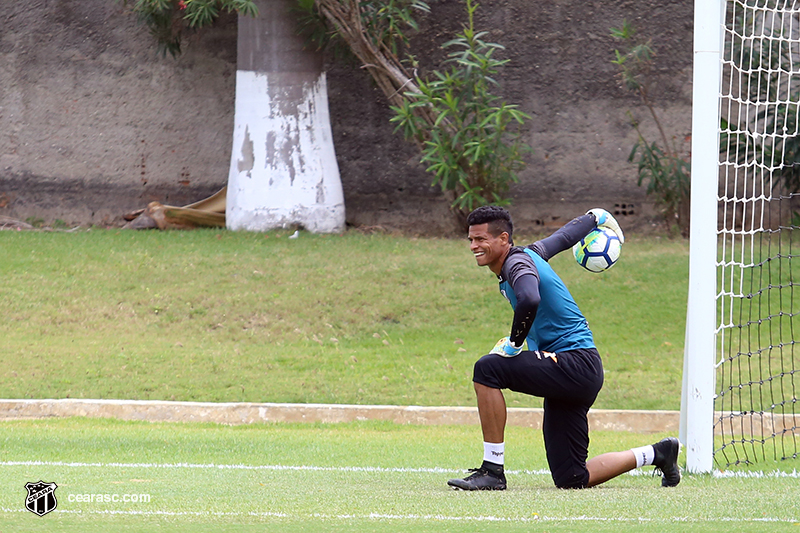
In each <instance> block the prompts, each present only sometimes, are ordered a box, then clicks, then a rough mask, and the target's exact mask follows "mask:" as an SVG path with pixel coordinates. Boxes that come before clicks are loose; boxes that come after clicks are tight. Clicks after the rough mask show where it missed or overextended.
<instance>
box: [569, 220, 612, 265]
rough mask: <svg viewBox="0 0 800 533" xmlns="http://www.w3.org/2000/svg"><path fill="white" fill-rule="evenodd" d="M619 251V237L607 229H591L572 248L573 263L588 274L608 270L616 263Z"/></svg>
mask: <svg viewBox="0 0 800 533" xmlns="http://www.w3.org/2000/svg"><path fill="white" fill-rule="evenodd" d="M621 251H622V243H620V242H619V237H617V234H616V233H614V232H613V231H611V230H610V229H608V228H595V229H593V230H592V231H590V232H589V234H588V235H586V237H584V238H583V239H581V240H580V241H578V243H577V244H576V245H575V246H573V247H572V255H574V256H575V261H577V262H578V264H579V265H580V266H582V267H583V268H585V269H586V270H588V271H589V272H603V271H604V270H608V269H609V268H611V267H612V266H614V263H616V262H617V259H619V254H620V252H621Z"/></svg>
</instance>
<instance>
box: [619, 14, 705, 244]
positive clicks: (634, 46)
mask: <svg viewBox="0 0 800 533" xmlns="http://www.w3.org/2000/svg"><path fill="white" fill-rule="evenodd" d="M611 36H612V37H614V38H615V39H617V40H618V41H621V42H622V43H623V44H624V45H625V49H623V51H620V50H614V55H615V58H614V59H613V60H612V61H611V62H612V63H613V64H615V65H616V66H617V68H618V71H619V77H620V79H621V80H622V83H623V85H624V87H625V88H626V89H627V90H628V91H631V92H635V93H637V94H638V96H639V99H640V100H641V101H642V103H643V104H644V106H645V107H646V108H647V109H648V111H649V112H650V116H651V117H652V119H653V123H654V124H655V126H656V129H657V130H658V135H659V137H660V143H661V144H659V142H658V141H653V142H650V141H648V140H647V139H646V138H645V137H644V135H643V134H642V131H641V129H640V127H639V121H638V120H636V119H635V118H634V117H633V114H632V113H631V112H630V111H628V118H629V119H630V122H631V125H632V126H633V128H634V129H635V130H636V134H637V137H638V139H637V141H636V143H635V144H634V145H633V149H632V150H631V153H630V155H629V156H628V161H629V162H631V163H636V165H637V170H638V182H637V184H638V185H639V186H640V187H641V186H642V183H644V182H645V181H646V182H647V195H648V196H654V197H655V198H656V202H657V203H658V204H659V205H660V206H661V207H662V210H663V213H664V219H665V221H666V224H667V227H668V228H669V227H670V225H671V224H672V221H676V222H677V224H678V228H679V229H680V232H681V234H682V235H683V236H684V237H687V236H688V235H689V202H690V193H691V165H690V163H689V161H688V158H686V159H684V157H682V154H681V152H680V151H679V150H678V147H677V144H676V141H675V137H674V136H673V137H672V138H670V137H668V136H667V134H666V132H665V131H664V127H663V126H662V124H661V120H660V119H659V117H658V113H657V112H656V107H655V102H654V101H653V99H652V97H651V96H650V91H649V88H650V72H651V68H652V66H653V61H654V58H655V50H654V49H653V46H652V41H651V40H650V39H648V40H646V41H642V40H640V39H639V38H638V37H637V36H636V31H635V29H634V28H633V26H631V25H630V24H629V23H628V22H627V21H623V23H622V26H621V27H619V28H611Z"/></svg>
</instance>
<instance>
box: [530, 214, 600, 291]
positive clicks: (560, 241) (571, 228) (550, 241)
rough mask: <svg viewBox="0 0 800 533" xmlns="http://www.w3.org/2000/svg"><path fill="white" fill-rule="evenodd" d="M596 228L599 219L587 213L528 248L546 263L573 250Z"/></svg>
mask: <svg viewBox="0 0 800 533" xmlns="http://www.w3.org/2000/svg"><path fill="white" fill-rule="evenodd" d="M596 226H597V219H596V218H595V216H594V215H593V214H592V213H587V214H585V215H581V216H579V217H577V218H574V219H572V220H571V221H569V222H567V223H566V224H565V225H564V226H562V227H560V228H559V229H558V230H556V232H555V233H553V234H552V235H550V236H549V237H546V238H544V239H542V240H540V241H536V242H535V243H533V244H530V245H528V246H527V247H528V248H530V249H531V250H533V251H534V252H536V253H537V254H539V255H540V256H541V257H542V259H544V260H545V261H549V260H550V258H551V257H553V256H554V255H556V254H558V253H560V252H563V251H564V250H569V249H570V248H572V247H573V246H574V245H575V243H577V242H578V241H579V240H581V239H582V238H584V237H586V235H587V234H588V233H589V232H590V231H592V230H593V229H594V228H595V227H596ZM515 290H516V287H515Z"/></svg>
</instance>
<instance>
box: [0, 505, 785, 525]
mask: <svg viewBox="0 0 800 533" xmlns="http://www.w3.org/2000/svg"><path fill="white" fill-rule="evenodd" d="M26 512H28V511H27V510H25V509H9V508H6V507H0V513H26ZM52 512H53V514H72V515H122V516H165V517H179V516H189V517H223V518H224V517H228V518H244V517H253V518H281V519H288V520H304V521H307V520H381V521H384V520H398V521H399V520H402V521H436V522H443V521H449V522H506V523H528V522H538V521H544V522H634V523H635V522H652V523H659V522H686V523H714V522H731V523H797V522H798V521H797V520H796V519H783V518H771V517H761V518H715V519H702V518H693V517H688V516H678V517H674V518H667V519H653V518H649V517H636V518H624V517H607V516H586V515H581V516H546V515H542V516H539V514H537V513H532V514H531V516H519V517H507V516H491V515H488V516H487V515H480V516H464V515H460V516H447V515H434V514H430V515H421V514H386V513H368V514H361V515H359V514H326V513H311V514H297V515H292V514H289V513H279V512H269V511H267V512H253V511H250V512H246V513H245V512H242V513H237V512H219V511H217V512H215V511H128V510H125V511H120V510H113V509H106V510H97V511H80V510H61V509H55V510H54V511H52Z"/></svg>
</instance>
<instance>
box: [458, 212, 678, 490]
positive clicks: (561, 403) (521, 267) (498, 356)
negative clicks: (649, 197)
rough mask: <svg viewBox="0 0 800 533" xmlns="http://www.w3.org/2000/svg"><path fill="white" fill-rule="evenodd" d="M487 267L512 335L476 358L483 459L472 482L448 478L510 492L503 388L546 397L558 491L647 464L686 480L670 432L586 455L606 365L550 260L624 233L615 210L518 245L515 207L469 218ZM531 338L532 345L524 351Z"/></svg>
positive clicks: (468, 486)
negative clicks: (605, 233) (510, 315)
mask: <svg viewBox="0 0 800 533" xmlns="http://www.w3.org/2000/svg"><path fill="white" fill-rule="evenodd" d="M467 222H468V224H469V241H470V249H471V250H472V253H473V255H474V256H475V260H476V261H477V263H478V265H479V266H488V267H489V270H491V271H492V272H494V273H495V274H496V275H497V277H498V279H499V282H500V292H501V293H502V294H503V296H505V297H506V299H508V301H509V302H510V303H511V307H512V308H513V309H514V319H513V322H512V325H511V334H510V335H509V336H508V337H506V338H504V339H501V340H500V341H499V342H498V343H497V345H496V346H495V348H494V349H493V350H492V351H491V353H489V354H488V355H485V356H483V357H481V358H480V359H479V360H478V361H477V362H476V363H475V369H474V374H473V384H474V387H475V394H476V396H477V401H478V414H479V416H480V422H481V430H482V433H483V441H484V443H483V447H484V455H483V463H482V465H481V466H480V468H476V469H472V470H470V472H472V473H471V474H470V475H468V476H467V477H466V478H464V479H451V480H450V481H448V482H447V484H448V485H450V486H451V487H453V488H456V489H462V490H504V489H505V488H506V478H505V474H504V472H503V468H504V462H505V461H504V457H505V444H504V433H505V425H506V403H505V398H504V397H503V393H502V389H510V390H513V391H517V392H521V393H524V394H530V395H533V396H539V397H542V398H544V418H543V422H542V433H543V436H544V446H545V451H546V453H547V462H548V464H549V465H550V472H551V474H552V476H553V481H554V482H555V484H556V486H557V487H559V488H585V487H591V486H594V485H597V484H599V483H603V482H604V481H608V480H609V479H611V478H613V477H616V476H618V475H620V474H622V473H624V472H627V471H629V470H633V469H634V468H638V467H641V466H644V465H655V466H656V467H657V468H659V469H660V470H661V472H662V474H663V477H662V480H661V484H662V485H663V486H665V487H674V486H675V485H677V484H678V483H679V482H680V479H681V476H680V470H679V469H678V464H677V461H678V454H679V453H680V443H679V441H678V439H676V438H674V437H670V438H667V439H664V440H662V441H660V442H658V443H656V444H653V445H651V446H642V447H640V448H635V449H632V450H626V451H620V452H611V453H605V454H602V455H599V456H597V457H594V458H592V459H591V460H589V461H588V462H587V457H588V448H589V424H588V421H587V418H586V416H587V413H588V411H589V408H590V407H591V406H592V404H593V403H594V400H595V398H596V397H597V393H598V392H599V391H600V388H601V387H602V386H603V363H602V361H601V359H600V354H599V353H598V352H597V349H596V348H595V346H594V340H593V338H592V332H591V331H590V330H589V326H588V324H587V323H586V319H585V318H584V316H583V314H581V311H580V309H578V306H577V305H576V303H575V300H573V298H572V296H571V295H570V293H569V291H568V290H567V288H566V286H565V285H564V283H563V282H562V281H561V279H560V278H559V277H558V275H556V273H555V272H554V271H553V269H552V268H551V267H550V265H549V264H548V260H549V259H550V258H551V257H553V256H554V255H556V254H557V253H559V252H562V251H564V250H568V249H570V248H571V247H572V246H573V245H574V244H575V243H577V242H578V241H579V240H580V239H581V238H583V237H584V236H586V235H587V234H588V233H589V232H590V231H591V230H592V229H594V228H595V227H601V228H608V229H610V230H613V231H614V232H615V233H616V234H617V235H618V236H619V239H620V241H623V235H622V231H621V230H620V228H619V225H618V224H617V221H616V220H614V217H612V216H611V215H610V214H609V213H608V212H606V211H605V210H602V209H592V210H591V211H589V212H588V213H587V214H585V215H583V216H580V217H578V218H576V219H574V220H572V221H570V222H569V223H567V224H566V225H565V226H564V227H562V228H560V229H559V230H558V231H556V232H555V233H554V234H553V235H551V236H550V237H547V238H545V239H543V240H541V241H537V242H535V243H533V244H531V245H529V246H527V247H525V248H522V247H517V246H514V243H513V240H512V234H513V224H512V221H511V216H510V215H509V214H508V212H507V211H506V210H505V209H503V208H500V207H496V206H484V207H480V208H478V209H476V210H475V211H473V212H472V213H471V214H470V215H469V218H468V219H467ZM525 341H527V343H528V350H527V351H523V350H522V346H523V343H524V342H525Z"/></svg>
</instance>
